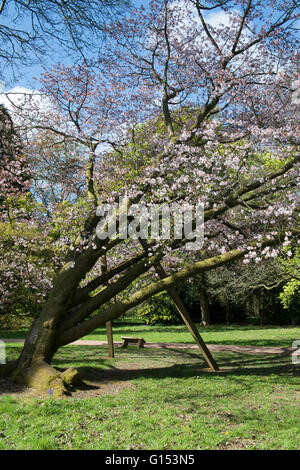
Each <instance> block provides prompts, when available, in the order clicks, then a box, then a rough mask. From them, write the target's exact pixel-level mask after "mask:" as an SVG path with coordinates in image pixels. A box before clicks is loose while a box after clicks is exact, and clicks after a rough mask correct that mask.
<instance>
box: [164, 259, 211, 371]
mask: <svg viewBox="0 0 300 470" xmlns="http://www.w3.org/2000/svg"><path fill="white" fill-rule="evenodd" d="M155 269H156V272H157V274H158V275H159V277H160V278H161V279H163V278H164V277H166V276H167V274H166V272H165V270H164V268H163V267H162V265H161V264H160V263H157V264H156V265H155ZM167 292H168V294H169V295H170V297H171V298H172V300H173V302H174V304H175V306H176V308H177V311H178V313H179V314H180V316H181V318H182V319H183V321H184V323H185V325H186V326H187V328H188V330H189V332H190V333H191V335H192V336H193V338H194V340H195V341H196V343H197V344H198V346H199V348H200V349H201V352H202V354H203V356H204V359H205V360H206V362H207V364H208V365H209V367H210V369H212V370H213V371H214V372H216V371H218V370H219V366H218V364H217V362H216V361H215V359H214V358H213V356H212V354H211V352H210V351H209V349H208V347H207V346H206V344H205V342H204V341H203V339H202V338H201V336H200V333H199V331H198V329H197V326H196V325H195V323H194V322H193V320H192V318H191V316H190V314H189V313H188V311H187V309H186V307H185V305H184V303H183V302H182V300H181V298H180V297H179V295H178V293H177V291H176V290H175V289H174V287H169V288H168V289H167Z"/></svg>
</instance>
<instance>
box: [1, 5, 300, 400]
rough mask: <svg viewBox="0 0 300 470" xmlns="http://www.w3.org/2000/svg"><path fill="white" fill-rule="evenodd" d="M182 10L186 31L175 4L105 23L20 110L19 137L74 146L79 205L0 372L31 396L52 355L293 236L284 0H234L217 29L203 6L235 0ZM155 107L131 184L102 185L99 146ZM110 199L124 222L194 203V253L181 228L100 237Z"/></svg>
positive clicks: (290, 71) (52, 373)
mask: <svg viewBox="0 0 300 470" xmlns="http://www.w3.org/2000/svg"><path fill="white" fill-rule="evenodd" d="M191 3H192V5H194V3H193V2H185V3H184V12H185V13H187V15H188V16H187V18H188V20H189V34H188V35H187V34H186V33H185V30H183V33H181V32H180V30H181V28H182V20H181V18H182V16H181V13H182V12H183V10H182V9H180V8H181V7H180V6H178V4H177V3H175V2H174V3H173V2H167V1H159V2H153V3H152V4H151V9H150V11H145V10H144V9H142V8H141V9H138V10H134V11H133V12H132V14H131V16H129V15H128V16H127V17H126V18H124V19H123V21H122V22H119V21H116V22H115V23H114V24H112V25H111V26H110V27H109V28H108V32H110V34H111V43H108V44H107V49H106V53H105V54H102V55H101V57H100V58H99V60H97V61H95V62H94V63H91V64H87V63H86V62H85V63H83V64H80V65H77V66H76V67H67V66H61V65H60V66H58V67H57V68H53V70H52V71H49V72H48V73H47V74H46V75H45V76H44V84H43V88H44V89H43V91H44V93H47V95H48V96H49V97H51V99H52V102H53V108H52V109H51V110H50V111H48V112H47V113H32V108H31V109H29V108H28V107H27V108H26V106H24V107H23V125H25V123H26V121H27V125H28V126H29V128H30V129H31V130H34V129H40V130H41V129H45V131H47V132H49V131H50V132H51V133H53V134H55V135H60V136H63V137H64V138H65V139H66V140H70V141H73V142H77V143H80V144H81V145H82V146H83V147H84V148H85V149H86V161H87V164H86V171H85V177H86V189H87V199H86V201H85V202H86V204H83V206H82V210H81V211H78V213H77V215H76V218H73V220H72V222H73V230H72V232H71V233H70V234H69V235H68V237H67V242H68V244H69V250H68V252H67V255H66V263H65V264H64V266H63V267H62V269H61V270H60V271H59V273H58V274H57V276H56V278H55V281H54V285H53V288H52V290H51V292H50V293H49V296H48V299H47V302H46V303H45V305H44V308H43V311H42V313H41V315H40V316H39V317H38V318H37V319H36V321H35V322H34V324H33V325H32V327H31V329H30V331H29V333H28V336H27V338H26V342H25V345H24V348H23V351H22V353H21V355H20V357H19V359H18V361H17V363H14V364H8V365H7V366H6V367H4V368H3V367H2V368H1V369H2V370H4V371H5V372H4V373H6V374H8V373H11V372H12V375H11V377H12V379H13V380H15V381H17V382H20V383H25V384H28V385H31V386H34V387H38V388H45V389H48V388H49V386H50V384H51V388H53V390H54V393H55V394H59V393H63V392H64V391H65V390H66V388H65V385H64V380H63V376H61V375H60V374H59V373H58V372H57V371H56V370H55V369H54V368H52V367H51V366H50V363H51V361H52V358H53V356H54V354H55V353H56V351H57V349H58V348H59V347H61V346H62V345H65V344H68V343H70V342H72V341H74V340H76V339H78V338H80V337H82V336H84V335H86V334H88V333H89V332H90V331H92V330H94V329H95V328H97V327H98V326H100V325H103V324H105V323H106V322H107V321H109V320H113V319H115V318H118V317H119V316H121V315H123V314H124V313H126V312H127V311H128V310H130V309H131V308H133V307H136V306H138V305H139V304H141V303H142V302H143V301H145V300H147V299H149V298H150V297H151V296H153V295H155V294H158V293H159V292H162V291H164V290H166V291H168V292H171V289H172V287H173V286H174V285H179V284H180V283H181V282H183V281H185V280H186V279H188V278H191V277H193V276H195V275H196V274H201V273H203V272H207V271H210V270H212V269H215V268H217V267H219V266H223V265H225V264H227V263H230V262H233V261H237V260H239V259H244V260H245V261H246V262H248V261H250V260H256V261H259V260H260V259H265V258H268V257H270V256H271V257H272V256H273V254H274V253H275V254H278V253H279V248H275V246H277V245H279V246H280V243H282V242H284V241H285V238H287V241H288V242H289V243H290V242H291V240H292V239H294V238H296V237H297V235H298V230H297V229H295V226H296V225H297V220H298V207H297V204H298V201H297V195H296V191H295V186H296V185H297V178H298V177H299V173H298V172H299V170H298V163H299V152H298V149H297V142H298V138H299V134H298V133H297V130H296V126H297V124H296V121H295V120H293V119H292V116H293V115H295V112H296V108H295V105H294V104H293V103H292V100H291V93H292V91H293V90H292V89H291V86H290V81H291V80H292V79H293V78H294V76H295V65H294V64H295V62H294V59H295V55H296V52H295V48H296V40H295V37H294V31H293V29H292V26H293V25H294V24H295V21H296V19H297V16H296V13H295V9H296V2H291V3H288V4H285V5H284V6H281V5H280V7H278V8H277V6H276V5H274V2H270V4H268V5H267V7H270V8H272V13H273V14H272V15H270V17H269V16H268V17H267V18H265V16H264V12H265V11H268V10H267V7H266V5H264V6H261V5H259V4H257V3H256V2H255V3H254V2H251V1H249V2H248V3H245V2H239V3H238V4H239V6H240V13H241V14H240V15H235V14H234V15H233V16H231V17H230V22H229V26H225V27H221V28H219V29H218V30H215V29H212V28H211V27H209V26H208V24H207V22H206V21H205V18H204V17H203V14H202V13H203V11H204V10H205V8H211V7H214V6H217V5H218V6H219V7H223V8H224V10H225V12H227V11H228V9H229V7H233V6H235V5H236V2H230V1H228V2H225V3H224V2H222V3H218V4H217V3H215V2H207V3H205V4H200V3H199V2H196V3H195V4H196V10H197V14H198V18H199V21H198V22H196V21H195V18H194V16H193V15H194V13H193V11H192V10H189V9H188V8H186V9H185V7H188V6H189V5H191ZM223 3H224V5H223ZM256 18H259V21H258V22H257V23H255V22H254V20H255V19H256ZM263 20H264V21H263ZM199 22H200V23H199ZM253 22H254V24H252V23H253ZM262 23H264V24H263V25H262ZM199 24H200V26H199ZM246 24H247V25H249V28H251V34H248V33H247V34H246V30H245V28H246ZM275 64H276V67H277V69H276V67H275ZM208 66H209V67H208ZM274 69H275V70H274ZM276 70H278V72H276ZM257 97H259V100H258V98H257ZM174 99H176V100H177V101H176V102H175V103H174V101H173V100H174ZM178 100H180V101H182V102H183V101H184V102H185V104H186V103H187V100H190V102H191V104H192V106H193V109H194V110H195V113H194V114H193V115H192V116H191V118H190V119H188V120H187V122H186V123H185V126H184V128H180V130H177V129H176V126H175V125H174V119H173V116H172V110H173V109H174V108H175V109H176V106H178V105H179V104H178ZM158 105H159V106H158ZM158 108H159V109H158ZM161 110H162V112H163V116H164V130H163V132H155V133H153V127H152V126H151V125H150V126H149V130H147V128H146V127H145V130H144V132H145V137H146V140H147V146H146V147H145V148H143V153H142V151H139V152H138V154H139V156H140V155H141V154H142V156H144V157H145V161H147V165H144V166H141V167H140V169H139V178H138V179H136V180H134V181H127V184H126V186H125V187H122V185H120V186H119V187H115V186H113V187H112V188H111V191H109V181H110V178H112V180H113V182H116V181H117V180H118V172H119V168H120V167H119V166H118V165H117V162H116V164H115V166H113V162H112V160H111V155H112V150H114V151H115V152H117V153H119V155H126V150H127V149H128V146H130V149H132V146H133V145H134V134H133V133H132V129H133V127H134V126H136V124H137V123H146V122H147V120H149V119H151V118H152V117H154V116H155V115H157V114H160V112H161ZM216 115H217V119H216V118H213V116H216ZM262 158H265V159H266V161H267V162H268V164H262ZM109 163H110V164H109ZM121 168H122V167H121ZM96 173H97V174H98V175H97V177H95V175H96ZM124 181H126V179H125V180H124ZM97 182H98V184H97ZM101 183H103V186H101ZM104 183H106V185H104ZM104 189H105V191H104ZM120 195H121V196H125V195H127V199H125V202H124V203H123V205H122V206H121V207H120V208H119V209H117V210H118V211H119V213H118V215H119V217H121V216H123V215H124V213H125V209H127V210H128V212H127V214H128V217H127V222H130V223H131V222H132V213H131V214H130V209H131V208H132V206H133V205H134V204H136V203H137V202H139V203H143V204H144V205H149V204H157V203H162V202H164V203H170V202H172V201H174V200H176V201H177V202H180V204H181V205H182V206H184V205H187V204H192V205H193V206H196V205H197V204H198V203H199V198H201V201H202V203H203V206H204V221H205V227H204V228H205V237H204V245H203V247H200V249H198V250H195V251H189V252H186V251H185V250H184V247H185V245H187V242H189V241H190V240H189V239H188V235H189V234H185V237H181V238H176V237H175V235H174V234H172V235H171V236H170V238H169V239H167V240H166V239H160V238H159V237H158V239H156V240H154V241H153V240H151V238H150V237H149V239H147V240H146V241H143V240H141V237H140V236H139V234H138V233H137V237H136V239H132V238H131V239H128V240H124V239H123V238H122V237H119V236H118V235H117V234H116V236H114V237H107V236H105V235H107V227H106V225H105V224H103V225H102V226H101V225H100V226H99V225H98V224H99V222H103V220H102V218H101V215H99V213H96V208H97V206H98V205H99V206H101V205H102V206H103V204H104V203H106V202H117V201H118V200H119V196H120ZM70 218H71V216H70ZM74 220H76V224H74ZM62 222H63V220H62ZM65 222H66V224H67V225H68V224H69V226H70V225H71V224H70V219H69V220H66V221H65ZM74 225H75V226H74ZM97 227H98V229H97ZM96 229H97V230H96ZM137 229H138V227H137ZM137 232H138V230H137ZM65 244H66V239H65V237H63V240H62V245H65ZM104 256H105V258H106V265H107V270H105V271H103V270H101V258H103V257H104ZM91 273H92V276H91V277H90V274H91ZM133 286H134V288H135V289H134V291H133V292H132V287H133ZM112 299H114V300H115V299H116V301H114V302H113V303H112V302H110V301H111V300H112Z"/></svg>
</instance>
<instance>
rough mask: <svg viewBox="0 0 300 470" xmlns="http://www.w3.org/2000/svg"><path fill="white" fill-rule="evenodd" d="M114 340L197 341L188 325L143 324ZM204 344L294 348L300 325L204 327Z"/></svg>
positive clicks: (16, 334) (128, 326)
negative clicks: (136, 338)
mask: <svg viewBox="0 0 300 470" xmlns="http://www.w3.org/2000/svg"><path fill="white" fill-rule="evenodd" d="M113 332H114V340H115V341H121V336H141V337H143V338H144V339H145V340H146V341H147V342H150V343H156V342H158V343H163V342H166V343H193V342H194V341H193V338H192V337H191V334H190V333H189V331H188V330H187V328H186V327H185V326H184V325H176V326H159V325H155V326H148V325H144V324H142V323H140V324H139V323H136V324H132V323H127V322H125V321H124V322H119V323H117V322H115V323H114V324H113ZM199 332H200V334H201V335H202V337H203V339H204V341H206V342H207V343H210V344H224V345H225V344H234V345H248V346H270V347H271V346H278V347H291V346H292V342H293V341H294V340H296V339H300V326H282V327H280V326H264V327H259V326H247V325H246V326H237V325H230V326H223V325H216V326H215V325H214V326H209V327H200V326H199ZM26 333H27V332H26V330H21V331H19V330H3V331H1V330H0V339H1V338H20V339H21V338H25V337H26ZM82 339H90V340H99V341H106V330H105V328H104V327H103V328H98V329H97V330H95V331H93V332H92V333H90V334H89V335H88V336H85V337H84V338H82Z"/></svg>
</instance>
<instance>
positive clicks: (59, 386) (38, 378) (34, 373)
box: [10, 362, 84, 398]
mask: <svg viewBox="0 0 300 470" xmlns="http://www.w3.org/2000/svg"><path fill="white" fill-rule="evenodd" d="M10 378H11V380H12V381H13V382H15V383H17V384H21V385H26V386H27V387H31V388H34V389H36V390H39V391H41V392H46V393H48V394H49V395H50V396H51V397H53V398H58V397H62V396H64V395H71V392H72V391H74V390H75V388H76V387H78V386H82V385H84V383H83V381H82V380H81V377H80V375H79V372H78V371H77V369H75V368H74V367H71V368H70V369H67V370H65V371H64V372H59V371H57V370H56V369H54V368H53V367H51V366H50V365H49V364H47V363H45V362H41V363H37V364H33V365H31V366H30V367H29V368H28V369H25V370H21V371H20V370H19V371H17V370H16V371H15V372H13V373H12V375H11V377H10Z"/></svg>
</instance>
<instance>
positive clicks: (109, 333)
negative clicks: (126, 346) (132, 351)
mask: <svg viewBox="0 0 300 470" xmlns="http://www.w3.org/2000/svg"><path fill="white" fill-rule="evenodd" d="M106 333H107V346H108V356H109V357H115V349H114V341H113V332H112V322H111V321H108V322H107V323H106Z"/></svg>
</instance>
